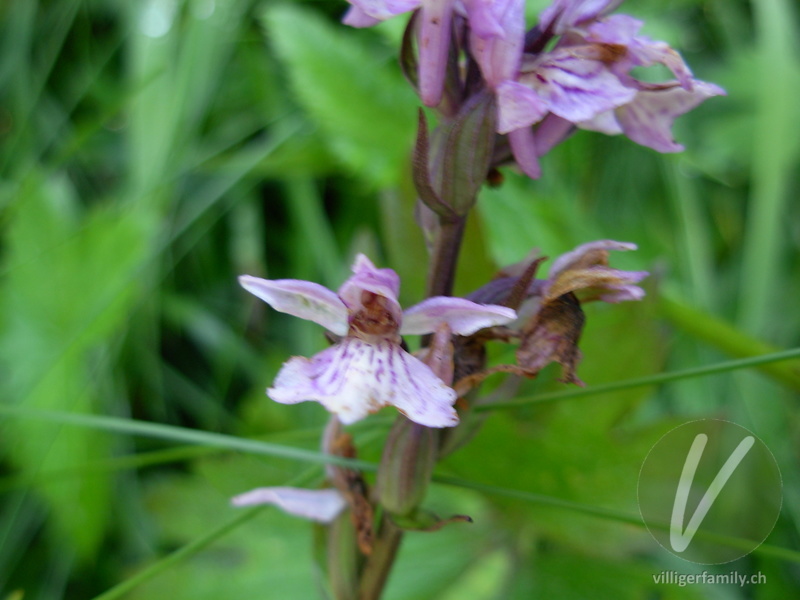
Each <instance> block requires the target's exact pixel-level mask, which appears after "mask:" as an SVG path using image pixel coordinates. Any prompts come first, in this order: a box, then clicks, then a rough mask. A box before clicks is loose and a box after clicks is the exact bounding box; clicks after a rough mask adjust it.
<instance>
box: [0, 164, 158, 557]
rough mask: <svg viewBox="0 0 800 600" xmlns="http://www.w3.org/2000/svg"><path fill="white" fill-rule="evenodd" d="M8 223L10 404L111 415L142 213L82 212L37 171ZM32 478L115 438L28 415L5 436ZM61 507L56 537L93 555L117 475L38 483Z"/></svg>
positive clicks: (4, 357)
mask: <svg viewBox="0 0 800 600" xmlns="http://www.w3.org/2000/svg"><path fill="white" fill-rule="evenodd" d="M14 209H15V210H14V213H13V217H12V220H11V223H10V226H9V230H8V254H7V261H6V263H5V267H6V270H7V272H8V277H7V279H6V281H5V285H4V286H3V287H2V290H1V291H0V305H2V311H3V313H4V314H6V315H9V316H10V317H9V318H8V319H7V322H6V323H4V327H3V329H2V332H0V364H1V365H2V369H3V370H4V371H5V372H7V373H10V374H11V377H9V378H7V379H5V380H4V381H2V383H0V387H2V391H3V400H4V402H6V403H9V404H16V405H19V406H21V407H24V408H26V409H33V410H36V409H39V410H41V409H49V410H63V411H69V412H70V413H73V414H87V413H88V414H91V413H97V412H105V411H107V410H113V409H111V407H110V406H109V402H108V400H107V398H109V397H112V398H113V397H114V396H115V394H113V392H112V389H113V377H112V370H111V368H110V360H109V359H110V357H111V356H113V354H114V347H115V346H116V345H117V340H118V339H120V338H121V336H122V335H123V333H124V331H125V328H126V326H127V323H126V319H127V316H128V314H129V313H130V311H131V307H132V303H133V301H134V300H135V298H136V297H137V289H136V288H137V283H136V282H137V275H138V271H139V269H140V267H141V266H142V262H141V261H142V260H143V257H144V255H145V252H146V248H147V245H146V231H147V230H146V227H145V223H144V222H143V221H142V220H140V219H139V218H138V217H139V215H138V214H137V213H135V212H133V211H131V212H129V213H120V212H111V211H95V212H93V213H91V214H89V215H87V216H86V217H85V218H82V217H81V216H80V215H79V214H78V210H77V205H76V200H75V198H74V196H73V194H72V191H71V188H70V185H69V183H68V182H67V181H66V180H65V179H58V178H53V179H50V180H47V179H45V178H44V177H43V176H41V175H40V174H38V173H37V174H35V175H33V176H31V177H30V178H28V179H27V180H26V181H25V182H24V184H23V185H22V187H21V189H20V192H19V194H18V196H17V202H16V204H15V207H14ZM4 433H5V435H4V438H3V441H4V442H5V443H6V444H7V447H6V449H7V450H9V451H10V453H11V456H12V458H13V460H14V462H15V463H16V465H17V466H18V467H19V468H20V469H21V471H22V473H23V475H25V476H27V477H30V478H31V479H34V480H37V477H36V474H37V473H38V472H39V471H40V470H41V471H43V472H47V471H54V470H59V469H67V468H70V467H74V466H76V465H80V464H82V463H85V462H88V461H90V460H92V459H97V458H101V457H104V456H107V455H108V454H109V452H110V448H111V446H110V438H109V437H108V436H107V435H103V434H100V435H98V434H97V433H91V432H89V431H86V430H81V429H77V428H71V427H63V426H62V425H61V424H55V425H54V424H51V423H42V422H38V423H37V422H31V421H20V422H17V423H14V426H13V427H10V428H8V430H7V431H6V432H4ZM34 489H35V490H36V491H37V493H38V495H39V497H40V498H41V499H42V500H44V502H45V503H46V504H47V506H48V509H49V510H50V511H51V512H52V514H53V516H54V519H53V520H52V522H51V523H52V525H53V528H52V529H51V532H52V533H56V535H58V536H59V537H63V538H64V539H65V540H66V541H67V542H68V544H69V546H71V547H72V549H73V550H74V551H76V552H77V553H78V554H79V555H80V556H82V557H84V558H88V557H89V556H91V555H92V554H93V553H94V550H95V549H96V547H97V544H98V543H99V542H100V539H101V536H102V535H103V532H104V527H105V524H106V520H107V518H108V516H109V508H110V491H111V490H110V480H109V478H108V475H107V474H101V473H93V474H90V473H82V474H79V475H78V476H76V477H75V478H72V479H66V480H61V481H58V482H51V481H48V480H46V479H42V478H38V480H37V483H36V484H35V485H34Z"/></svg>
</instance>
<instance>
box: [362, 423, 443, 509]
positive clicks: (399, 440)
mask: <svg viewBox="0 0 800 600" xmlns="http://www.w3.org/2000/svg"><path fill="white" fill-rule="evenodd" d="M438 444H439V432H438V431H437V430H435V429H431V428H429V427H424V426H423V425H419V424H418V423H414V422H413V421H409V420H408V419H406V418H405V417H398V419H397V421H395V423H394V425H393V426H392V430H391V431H390V432H389V437H388V439H387V440H386V445H385V447H384V449H383V457H382V458H381V466H380V470H379V471H378V480H377V492H378V498H379V500H380V503H381V505H383V507H384V508H385V509H386V510H388V511H389V512H390V513H393V514H396V515H407V514H409V513H411V512H412V511H413V510H414V509H415V508H416V507H417V506H418V505H419V503H420V502H422V499H423V498H424V497H425V492H426V491H427V489H428V484H429V483H430V480H431V474H432V473H433V467H434V465H435V464H436V455H437V447H438Z"/></svg>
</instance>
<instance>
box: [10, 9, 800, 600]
mask: <svg viewBox="0 0 800 600" xmlns="http://www.w3.org/2000/svg"><path fill="white" fill-rule="evenodd" d="M528 4H529V7H528V8H529V16H530V21H529V22H530V23H531V24H532V23H533V20H534V18H535V15H536V14H537V12H538V10H540V9H541V8H542V7H543V6H544V4H545V3H544V2H536V3H531V2H529V3H528ZM345 9H346V4H345V3H344V2H343V1H338V0H337V1H334V0H331V1H323V0H318V1H316V2H299V1H296V2H290V1H280V2H279V1H275V0H267V1H266V2H263V1H260V2H256V1H253V0H136V1H132V2H131V1H125V0H39V1H36V0H8V1H6V2H3V3H2V4H0V28H1V29H2V33H1V34H0V44H1V45H2V51H0V144H1V146H0V211H2V212H0V227H2V229H1V230H0V236H2V237H0V240H1V241H0V260H2V267H0V273H2V280H0V306H1V307H2V308H0V392H1V395H0V599H2V600H11V599H14V600H21V599H22V598H24V599H25V600H34V599H41V600H50V599H57V598H70V599H72V598H75V599H83V598H93V597H99V596H100V595H101V594H103V593H104V592H105V591H106V590H109V589H111V588H114V590H115V591H113V592H110V593H109V594H107V595H104V596H102V597H103V598H112V597H124V598H130V599H145V598H147V599H148V600H150V599H158V598H169V599H170V600H183V599H187V600H188V599H192V600H203V599H209V600H211V599H214V600H221V599H229V598H230V599H235V598H280V599H293V598H298V599H306V598H312V597H315V594H316V588H315V584H314V581H313V562H312V557H311V547H312V542H311V538H312V531H311V527H310V526H309V525H308V524H307V523H305V522H303V521H300V520H299V519H295V518H292V517H288V516H285V515H282V514H279V513H278V512H277V511H274V510H270V509H267V510H263V511H259V512H258V513H257V514H255V513H253V514H251V513H241V512H238V511H236V510H234V509H232V508H231V507H230V506H229V504H228V498H229V497H230V496H231V495H233V494H236V493H239V492H242V491H244V490H247V489H249V488H251V487H256V486H261V485H281V484H287V483H294V484H304V485H313V484H314V483H315V482H317V481H319V480H320V479H321V476H322V475H321V467H319V466H314V465H309V464H308V463H304V462H301V461H297V460H292V459H289V458H276V457H275V456H267V455H264V454H259V452H262V453H263V452H267V451H268V450H269V448H272V446H270V447H267V446H264V445H261V446H260V445H259V444H258V443H255V444H253V445H252V446H249V447H248V448H243V447H238V446H237V445H236V440H235V438H234V437H228V436H241V437H251V438H257V439H259V440H262V441H267V442H271V443H273V444H279V445H281V446H287V447H295V448H307V449H316V448H317V444H318V438H319V434H320V429H321V426H322V425H323V423H324V421H325V415H324V413H323V410H322V409H321V407H319V406H318V405H316V404H311V403H309V404H301V405H297V406H290V407H286V406H281V405H277V404H275V403H273V402H271V401H269V400H268V399H267V398H266V396H264V394H263V390H264V388H265V387H266V386H267V385H269V383H270V382H271V381H272V379H273V377H274V376H275V374H276V372H277V370H278V368H279V367H280V365H281V363H282V362H283V361H284V360H285V359H286V358H287V357H288V356H290V355H292V354H301V355H309V354H311V353H313V352H315V351H318V350H320V349H322V348H323V347H324V346H325V340H324V338H323V336H322V332H321V330H320V328H319V327H317V326H315V325H313V324H311V323H306V322H301V321H299V320H297V319H291V318H288V317H285V316H284V315H281V314H278V313H275V312H274V311H270V310H269V309H267V307H266V305H264V304H263V303H258V302H257V301H255V300H254V299H253V298H252V297H250V296H249V295H247V294H246V293H245V292H244V291H243V290H241V289H240V288H239V287H238V285H237V283H236V276H237V275H238V274H241V273H249V274H252V275H258V276H263V277H270V278H283V277H292V278H300V279H310V280H313V281H318V282H320V283H323V284H325V285H328V286H330V287H334V289H335V287H336V286H338V285H339V283H341V281H342V280H343V279H344V278H345V277H346V275H347V268H348V266H349V263H350V261H351V258H352V256H353V255H354V253H355V252H358V251H363V252H366V253H368V254H369V255H370V256H371V257H372V258H373V259H374V260H375V261H376V263H378V264H379V265H381V266H390V267H392V268H394V269H395V270H397V271H398V272H399V274H400V275H401V277H402V281H403V288H402V300H403V302H404V303H405V304H407V305H408V304H410V303H414V302H417V301H419V300H420V299H421V297H422V289H423V281H424V276H425V272H424V271H425V269H424V265H425V260H426V256H425V250H424V244H423V241H422V236H421V234H420V232H419V231H418V229H417V228H416V226H415V224H414V221H413V216H412V207H413V204H414V192H413V189H412V187H411V185H410V183H409V179H410V178H409V172H410V167H409V154H410V147H411V143H412V140H413V136H414V126H415V113H416V107H417V105H418V103H417V101H416V98H415V96H414V95H413V93H412V92H411V91H410V89H409V88H408V86H407V85H406V83H405V81H404V80H403V78H402V76H401V74H400V72H399V69H398V66H397V63H396V54H397V47H398V40H399V37H400V35H401V34H402V28H403V26H404V23H405V17H400V18H397V19H395V20H394V21H391V22H388V23H385V24H383V25H381V26H380V27H377V28H374V29H370V30H354V29H350V28H347V27H345V26H343V25H341V24H340V23H339V18H340V17H341V15H342V13H343V12H344V10H345ZM623 12H627V13H630V14H633V15H634V16H636V17H638V18H643V19H645V20H646V22H647V25H646V27H645V30H644V33H646V34H648V35H650V36H651V37H653V38H656V39H663V40H667V41H669V42H670V43H671V44H672V45H673V47H675V48H677V49H679V50H680V51H681V52H682V54H683V55H684V57H685V58H686V60H687V62H689V64H690V65H691V66H692V67H693V69H694V72H695V75H696V76H697V77H698V78H700V79H705V80H708V81H713V82H715V83H718V84H720V85H722V86H723V87H725V88H726V89H727V91H728V94H729V95H728V97H726V98H715V99H711V100H709V101H708V102H707V103H706V104H705V105H703V106H701V107H700V108H699V109H697V110H695V111H694V112H693V113H691V114H690V115H687V116H685V117H683V118H682V119H680V121H679V123H678V124H677V126H676V128H675V132H676V137H677V138H678V140H679V141H680V142H682V143H684V144H685V145H686V147H687V151H686V152H685V153H683V154H681V155H674V156H662V155H658V154H656V153H654V152H652V151H650V150H648V149H645V148H642V147H639V146H636V145H635V144H633V143H632V142H630V141H628V140H626V139H622V138H608V137H604V136H602V135H599V134H595V133H590V132H579V133H577V134H576V135H575V136H574V137H573V138H571V139H570V140H569V141H567V142H566V143H564V144H562V145H561V146H559V147H558V148H557V149H555V150H554V151H553V152H552V153H551V154H550V155H548V156H547V157H545V158H544V161H543V173H544V176H543V178H542V179H541V180H540V181H535V182H534V181H529V180H526V179H524V178H522V177H520V176H518V175H517V174H515V173H514V172H513V171H512V170H506V171H505V173H504V174H505V183H504V184H503V185H502V187H500V188H497V189H491V190H490V189H484V190H483V192H482V195H481V199H480V202H479V207H478V210H477V211H476V213H475V214H474V215H473V218H472V220H471V222H470V224H469V230H468V236H467V241H466V246H465V250H464V254H463V255H462V260H461V263H460V271H459V275H458V282H457V291H458V292H460V293H466V292H468V291H470V290H472V289H475V288H476V287H478V286H479V285H481V284H482V283H483V282H485V281H486V280H487V279H488V278H489V277H491V275H492V274H493V273H494V271H495V270H496V268H497V267H499V266H502V265H506V264H509V263H512V262H516V261H519V260H521V259H523V258H524V257H525V256H526V254H527V253H528V252H529V251H530V250H531V249H532V248H534V247H537V248H540V249H541V251H542V252H543V253H544V254H546V255H549V256H556V255H558V254H559V253H561V252H564V251H566V250H569V249H571V248H572V247H574V246H575V245H577V244H579V243H583V242H586V241H590V240H594V239H603V238H612V239H617V240H623V241H631V242H635V243H637V244H638V245H639V247H640V250H639V251H638V252H635V253H629V254H625V255H616V256H613V257H612V264H613V265H615V266H620V267H624V268H630V269H647V270H649V271H650V272H651V273H652V276H651V277H650V278H649V279H648V280H647V282H646V286H647V289H648V297H647V299H646V301H644V302H641V303H628V304H623V305H620V306H610V305H602V306H600V305H597V306H595V305H590V306H587V316H588V325H587V330H586V332H585V334H584V339H583V340H582V344H581V346H582V350H583V353H584V361H583V363H582V364H581V366H580V367H579V370H578V373H579V375H580V377H581V378H582V379H583V380H584V381H586V382H587V383H588V384H589V386H590V387H591V386H592V385H593V384H599V383H604V382H615V381H623V380H626V379H630V378H634V377H638V376H642V375H649V374H653V373H660V372H665V371H677V370H681V369H686V368H690V367H695V366H700V365H706V364H713V363H717V362H720V361H724V360H728V359H730V358H738V357H746V356H751V355H757V354H762V353H765V352H770V351H774V350H778V349H782V348H791V347H796V346H798V345H800V323H799V322H798V321H799V320H800V311H798V310H797V297H798V295H799V294H800V259H798V254H797V249H798V245H800V205H799V204H798V203H797V202H796V197H797V192H796V190H797V189H798V184H800V181H799V180H798V179H799V178H798V172H799V171H798V168H797V167H798V163H799V162H800V161H799V156H800V143H799V142H798V140H800V135H798V131H800V108H798V107H800V102H798V98H800V65H799V62H798V56H800V55H799V54H798V33H797V32H798V14H797V6H796V5H795V4H793V3H792V2H790V1H789V0H758V1H755V2H744V1H735V0H672V1H668V2H664V1H658V0H630V1H629V2H627V3H626V4H625V5H624V6H623ZM502 351H503V349H502V348H498V349H497V352H498V353H499V352H502ZM557 377H558V370H557V369H553V368H552V367H551V368H548V369H547V370H546V371H544V372H543V374H542V376H541V377H540V378H539V379H538V380H537V381H534V382H526V383H525V384H524V385H523V386H522V387H521V389H520V391H519V397H534V396H535V395H537V394H541V393H549V392H551V391H554V390H561V389H563V388H564V386H563V385H562V384H559V383H557V382H556V378H557ZM798 390H800V370H798V362H797V361H794V362H784V363H781V364H780V365H776V366H774V368H772V369H770V370H769V371H764V370H762V371H761V372H759V371H753V370H746V371H745V370H737V371H736V372H731V373H726V374H719V375H714V376H710V377H703V378H691V379H690V378H677V379H676V380H675V381H673V382H671V383H669V384H665V385H661V386H650V387H640V388H636V389H630V390H627V391H620V392H616V393H606V394H602V395H593V396H590V397H586V398H581V397H575V398H568V397H564V398H561V399H559V400H556V401H552V402H548V403H546V404H542V405H540V406H531V407H527V408H525V409H518V410H514V411H497V412H494V413H492V414H490V415H489V418H488V419H487V421H486V423H485V425H484V427H483V429H482V430H481V432H480V433H479V435H478V436H477V437H476V438H475V439H474V440H473V442H472V443H471V444H470V445H469V446H467V447H465V448H464V449H462V450H460V451H459V452H457V453H456V454H454V455H452V456H451V457H449V458H448V459H447V460H446V461H445V463H444V464H442V465H441V466H440V469H439V472H440V473H443V474H449V475H451V476H457V477H459V478H461V479H462V480H466V481H469V482H475V483H480V484H486V485H490V486H494V487H495V488H501V489H499V490H498V489H495V490H494V491H495V492H502V490H503V489H505V490H522V491H526V492H533V493H537V494H543V495H545V496H548V497H552V498H556V499H562V500H569V501H572V502H577V503H580V504H582V505H588V506H591V507H598V508H601V509H609V510H610V512H608V513H606V514H599V513H598V514H587V513H586V512H582V511H579V510H577V509H576V508H575V507H574V506H572V505H569V506H566V505H565V506H547V505H546V504H545V503H542V502H537V501H535V498H527V499H523V498H511V497H508V496H503V495H502V493H489V492H487V490H480V489H469V486H468V485H466V484H464V485H459V486H452V485H450V486H444V485H438V484H435V485H434V486H433V487H432V488H431V492H430V494H429V498H428V500H427V502H426V506H428V507H430V508H431V509H433V510H435V511H436V512H438V513H439V514H443V515H449V514H454V513H466V514H469V515H471V516H472V517H473V518H474V520H475V523H474V524H472V525H463V524H462V525H458V524H457V525H452V526H450V527H448V528H445V529H444V530H443V531H441V532H439V533H435V534H424V533H412V534H409V535H408V536H407V539H406V541H405V542H404V546H403V548H402V550H401V555H400V560H399V563H398V565H397V567H396V570H395V572H394V574H393V576H392V579H391V581H390V585H389V589H388V591H387V594H386V597H387V598H389V599H393V600H399V599H409V600H412V599H424V598H437V599H445V600H449V599H451V598H452V599H455V598H459V599H462V598H469V599H470V600H484V599H486V600H489V599H504V600H505V599H517V598H519V599H526V600H528V599H537V598H565V599H569V598H600V599H605V598H608V599H623V600H624V599H628V598H630V599H636V598H642V599H644V598H665V599H667V598H670V599H672V598H720V599H723V598H759V599H761V598H764V599H767V598H776V599H778V598H780V599H785V598H790V597H796V596H797V593H798V589H800V559H798V557H799V556H800V554H798V553H797V551H798V548H800V541H799V540H800V536H799V535H798V533H799V531H800V530H799V529H798V526H799V525H800V470H799V469H798V442H799V441H800V439H799V438H800V427H799V426H798V425H799V422H800V409H799V408H798ZM391 416H392V415H391V414H390V411H386V412H383V413H381V414H380V415H376V416H374V417H371V418H370V419H367V420H366V421H365V422H363V424H361V425H359V426H358V427H355V428H354V432H355V434H356V439H357V442H358V444H359V446H360V448H361V449H362V452H363V457H364V458H366V459H369V460H375V459H376V458H377V457H378V456H379V451H380V446H381V442H382V439H383V436H384V435H385V433H386V431H387V427H388V423H390V421H391ZM702 416H712V417H717V418H725V419H730V420H733V421H735V422H737V423H740V424H741V425H744V426H745V427H747V428H749V429H751V430H752V431H754V432H755V433H756V434H757V435H758V436H760V437H761V439H762V440H763V441H764V442H765V443H766V444H767V446H769V447H770V449H771V450H772V451H773V453H774V454H775V456H776V458H777V460H778V462H779V464H780V467H781V470H782V473H783V478H784V494H785V495H784V508H783V511H782V514H781V517H780V519H779V521H778V523H777V526H776V527H775V529H774V531H773V532H772V534H771V535H770V537H769V538H768V540H767V542H768V544H769V545H771V546H772V547H780V548H786V549H789V550H792V551H793V552H794V553H786V555H785V556H784V557H778V556H775V553H770V552H756V553H754V554H751V555H749V556H747V557H745V558H743V559H741V560H740V561H737V562H735V563H731V564H728V565H722V566H720V567H701V566H699V565H694V564H692V563H688V562H684V561H681V560H679V559H676V558H674V557H673V556H672V555H671V554H669V553H667V552H666V551H664V550H663V549H661V548H660V547H659V546H657V545H656V543H655V542H654V541H653V539H652V538H651V537H650V536H649V534H648V533H647V532H646V531H645V530H644V529H643V528H642V527H641V526H639V525H637V524H636V523H634V522H628V521H626V520H625V519H624V518H622V517H620V516H619V514H623V515H624V514H627V515H631V516H634V517H635V516H637V515H638V509H637V504H636V480H637V475H638V471H639V468H640V466H641V464H642V461H643V459H644V457H645V455H646V454H647V451H648V450H649V448H650V447H651V446H652V445H653V443H654V442H655V441H656V440H657V439H658V438H659V437H660V436H661V435H662V434H663V433H664V432H666V431H667V430H669V429H670V428H672V427H674V426H675V425H677V424H680V423H683V422H686V421H687V420H690V419H695V418H698V417H702ZM96 417H113V418H108V419H105V420H103V419H100V418H96ZM133 419H135V420H137V422H140V423H141V424H140V425H137V427H138V430H137V433H136V434H134V433H133V432H132V431H131V428H132V427H133V426H132V425H130V424H131V423H133V421H132V420H133ZM126 423H128V424H129V425H130V426H126V425H125V424H126ZM163 425H169V426H173V428H166V427H162V426H163ZM218 433H221V434H228V436H226V437H214V436H213V435H212V434H218ZM599 512H602V511H599ZM618 513H619V514H618ZM223 534H224V535H223ZM176 551H177V552H178V553H177V554H174V553H175V552H176ZM170 556H171V558H167V557H170ZM706 568H707V569H709V570H710V571H712V572H723V573H726V572H730V571H731V570H734V569H735V570H738V571H739V572H742V573H745V574H749V573H753V572H757V571H760V572H762V573H764V574H765V575H766V577H767V584H765V585H757V586H745V587H744V588H741V589H740V588H737V587H736V586H726V585H717V586H687V587H678V586H675V585H672V586H670V585H655V584H654V582H653V578H652V576H653V574H656V573H659V572H661V571H662V570H664V569H676V570H678V571H680V572H684V573H694V572H700V571H702V570H704V569H706ZM126 582H127V583H126ZM133 584H137V585H135V586H134V585H133ZM139 584H141V585H139ZM120 585H122V586H123V587H116V588H115V586H120ZM126 585H127V586H128V587H131V588H133V589H132V590H131V591H127V592H126V591H125V587H124V586H126Z"/></svg>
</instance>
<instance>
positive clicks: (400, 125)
mask: <svg viewBox="0 0 800 600" xmlns="http://www.w3.org/2000/svg"><path fill="white" fill-rule="evenodd" d="M263 22H264V25H265V27H266V31H267V37H268V41H269V43H270V44H271V45H272V46H273V47H274V48H275V50H276V51H277V53H278V55H279V56H280V57H281V58H282V59H283V61H284V62H285V63H286V68H287V72H288V75H289V79H290V82H291V85H292V88H293V89H294V92H295V94H296V95H297V98H298V100H299V101H300V103H301V104H302V106H303V107H304V108H305V110H306V111H307V112H308V113H309V115H310V116H311V118H312V119H314V121H315V122H316V123H317V125H318V126H319V127H320V129H321V130H322V131H323V132H324V133H325V134H326V135H327V138H328V143H329V144H330V147H331V150H332V151H333V152H334V154H336V155H338V156H339V158H340V159H341V160H342V162H344V163H345V164H346V165H347V166H348V167H349V168H350V169H351V170H352V171H353V172H354V173H357V174H358V175H359V176H361V177H363V178H364V179H365V180H366V181H368V182H371V183H373V184H375V185H378V186H385V185H387V184H388V183H390V182H393V181H396V180H397V179H398V177H399V173H401V172H404V170H405V168H406V167H405V165H406V164H407V163H408V160H409V153H410V149H411V146H412V143H413V137H414V122H415V105H416V99H415V97H414V94H413V92H412V91H411V90H410V88H409V87H408V84H407V83H406V82H405V81H404V79H403V78H402V76H401V75H400V73H399V72H398V70H397V69H395V70H389V69H387V68H386V61H385V60H381V59H380V58H378V56H380V55H381V52H380V51H377V50H376V48H375V47H373V46H372V45H370V44H369V43H368V42H366V41H365V40H364V38H365V37H366V36H367V35H368V34H366V33H360V34H359V33H355V32H354V31H353V30H348V29H346V28H345V27H343V26H340V27H336V26H333V25H330V24H328V23H327V22H325V21H323V20H322V19H320V18H319V17H318V16H317V15H316V14H314V13H312V12H311V11H308V10H305V9H300V8H298V7H296V6H290V5H284V6H278V7H274V8H270V9H268V11H267V12H266V13H265V14H264V17H263ZM359 37H361V41H359Z"/></svg>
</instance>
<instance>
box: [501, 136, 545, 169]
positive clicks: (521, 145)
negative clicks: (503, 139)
mask: <svg viewBox="0 0 800 600" xmlns="http://www.w3.org/2000/svg"><path fill="white" fill-rule="evenodd" d="M508 143H509V144H510V145H511V152H512V154H513V155H514V160H515V161H516V162H517V166H518V167H519V168H520V169H522V172H523V173H525V175H527V176H528V177H530V178H531V179H539V177H541V176H542V168H541V167H540V166H539V151H538V148H537V147H536V137H535V136H534V134H533V130H532V129H531V128H530V127H522V128H520V129H516V130H514V131H511V132H509V134H508Z"/></svg>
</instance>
